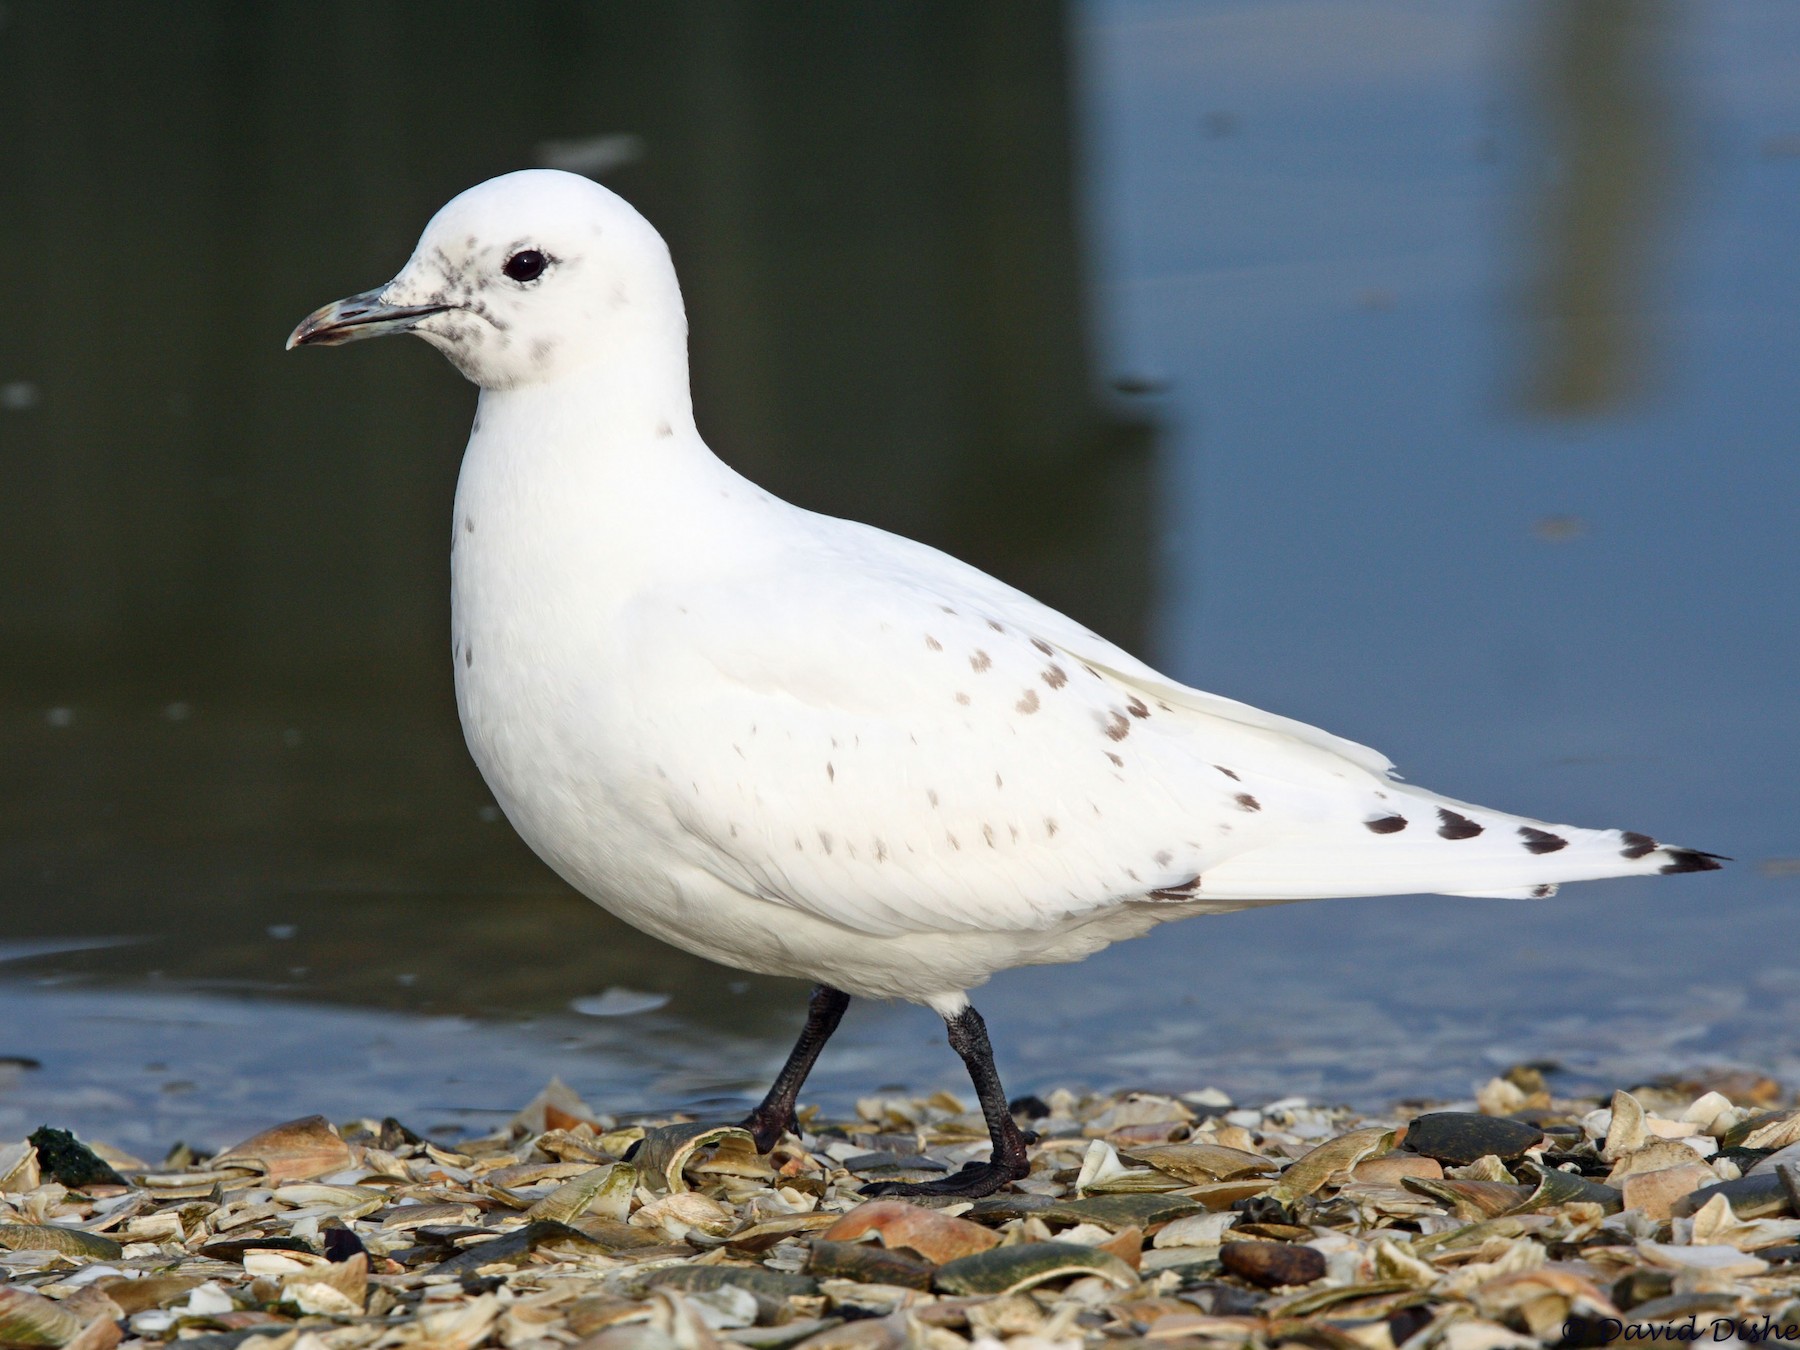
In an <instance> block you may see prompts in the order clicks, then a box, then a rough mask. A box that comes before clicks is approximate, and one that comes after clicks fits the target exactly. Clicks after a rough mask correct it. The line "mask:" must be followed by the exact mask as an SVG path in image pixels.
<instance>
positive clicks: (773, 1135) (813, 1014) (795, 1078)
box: [744, 984, 850, 1153]
mask: <svg viewBox="0 0 1800 1350" xmlns="http://www.w3.org/2000/svg"><path fill="white" fill-rule="evenodd" d="M849 1006H850V995H848V994H846V993H844V992H843V991H842V990H838V989H833V988H832V987H831V986H830V985H828V984H822V985H820V986H819V987H818V988H816V989H814V990H813V991H812V997H811V998H810V999H808V1000H807V1002H806V1025H805V1026H803V1027H801V1028H800V1039H799V1040H797V1041H795V1042H794V1048H793V1049H792V1050H790V1051H788V1057H787V1063H786V1064H783V1065H782V1066H781V1072H780V1073H779V1074H777V1075H776V1076H775V1085H774V1086H773V1087H771V1088H770V1089H769V1095H768V1096H766V1097H764V1098H763V1099H762V1104H761V1105H759V1106H758V1107H757V1108H756V1110H754V1111H752V1112H751V1113H750V1114H749V1116H748V1117H747V1118H746V1119H745V1121H744V1128H745V1129H746V1130H748V1131H750V1133H751V1134H753V1135H755V1136H756V1147H757V1148H758V1149H759V1150H761V1151H762V1152H764V1153H767V1152H768V1151H769V1150H770V1149H772V1148H774V1147H775V1145H776V1144H777V1143H778V1142H780V1139H781V1135H782V1132H783V1131H784V1130H791V1129H793V1128H794V1104H795V1103H796V1102H797V1101H799V1100H800V1085H801V1084H802V1083H804V1082H805V1081H806V1075H807V1074H809V1073H811V1072H812V1066H813V1065H814V1064H816V1063H817V1062H818V1059H819V1051H821V1050H823V1049H824V1048H825V1042H826V1041H828V1040H830V1039H831V1033H832V1032H834V1031H836V1030H837V1028H838V1023H839V1022H841V1021H843V1020H844V1009H845V1008H848V1007H849Z"/></svg>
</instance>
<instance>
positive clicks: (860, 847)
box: [292, 171, 1717, 1137]
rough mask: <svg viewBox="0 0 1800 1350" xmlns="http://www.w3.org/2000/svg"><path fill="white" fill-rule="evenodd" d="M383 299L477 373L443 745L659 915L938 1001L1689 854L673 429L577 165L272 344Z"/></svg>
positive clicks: (714, 940)
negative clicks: (1236, 678)
mask: <svg viewBox="0 0 1800 1350" xmlns="http://www.w3.org/2000/svg"><path fill="white" fill-rule="evenodd" d="M521 259H523V260H524V261H523V262H520V260H521ZM540 262H541V264H542V266H541V268H539V269H538V270H536V271H534V270H533V269H534V268H535V267H537V264H538V263H540ZM513 272H519V273H525V272H531V273H532V275H531V276H529V277H527V278H525V279H523V280H519V279H515V277H514V276H513V275H511V274H512V273H513ZM401 328H406V329H410V330H412V331H416V332H417V333H419V334H420V335H421V336H423V337H425V338H426V339H427V340H428V341H430V342H432V343H433V344H434V345H436V346H438V347H440V348H441V349H442V350H443V351H444V352H445V353H446V354H447V355H448V356H449V357H450V359H451V360H452V361H454V362H455V363H456V364H457V366H458V367H459V368H460V369H461V370H462V371H463V373H464V374H466V375H467V376H468V377H469V378H470V379H472V380H474V381H475V382H476V383H477V384H479V385H481V386H482V394H481V402H480V411H479V413H478V415H477V418H476V422H475V429H474V432H473V434H472V436H471V438H470V441H469V445H468V449H467V451H466V453H465V457H464V461H463V470H462V476H461V480H460V483H459V486H458V490H457V500H456V521H455V529H454V539H455V548H454V556H453V565H452V575H453V607H454V646H455V659H456V678H457V695H458V702H459V706H460V709H461V712H462V719H463V725H464V729H465V731H466V733H467V736H468V741H469V746H470V749H471V750H472V751H473V753H474V756H475V759H476V762H477V763H478V764H479V765H480V767H481V770H482V773H483V774H484V775H485V776H486V778H487V781H488V783H489V785H490V786H491V788H492V789H493V791H494V794H495V796H496V798H497V800H498V801H499V803H500V805H501V807H502V808H503V809H504V810H505V812H506V814H507V817H508V818H509V819H510V820H511V821H512V823H513V824H514V826H515V827H516V828H517V829H518V831H519V832H520V834H522V835H523V836H524V837H525V839H526V840H527V841H528V842H529V843H530V844H531V845H532V847H533V848H535V849H536V850H537V851H538V853H539V854H541V855H542V856H543V857H544V859H545V860H546V861H547V862H549V863H550V865H551V866H553V867H554V868H556V870H557V871H558V872H560V873H561V874H562V875H563V876H564V877H565V878H567V879H568V880H569V881H570V882H571V883H572V884H573V885H575V886H576V887H577V888H579V889H580V890H581V891H582V892H583V893H585V894H587V895H588V896H591V897H592V898H593V899H595V900H596V901H598V902H599V903H600V904H602V905H603V906H605V907H606V908H607V909H609V910H611V911H612V912H613V913H615V914H617V915H619V916H620V917H622V918H624V919H625V920H627V921H628V922H630V923H633V924H635V925H637V926H638V927H640V928H643V929H645V930H647V931H649V932H651V933H653V934H655V935H656V936H658V937H660V938H662V939H664V940H666V941H668V942H671V943H673V944H675V945H677V946H680V947H684V948H686V949H688V950H690V951H694V952H698V953H699V954H701V955H703V956H707V957H711V958H713V959H715V960H718V961H721V962H724V963H726V964H729V965H734V966H739V967H743V968H746V969H750V970H757V971H764V972H768V973H773V974H782V975H798V976H804V977H807V978H811V979H814V980H818V981H821V982H822V983H824V984H826V985H829V986H832V987H834V988H835V989H838V990H842V991H845V992H847V993H850V994H866V995H871V996H877V997H899V998H908V999H914V1000H918V1001H921V1002H925V1003H929V1004H931V1005H932V1006H933V1007H935V1008H937V1009H938V1010H939V1011H940V1012H942V1013H944V1014H945V1015H946V1016H948V1017H954V1016H955V1015H957V1014H958V1013H959V1012H960V1010H962V1009H963V1008H965V1007H966V999H965V997H964V991H965V990H967V989H968V988H970V987H972V986H975V985H978V984H980V983H981V982H982V981H984V980H986V979H987V978H988V977H989V976H990V975H991V974H992V973H993V972H995V971H997V970H1000V969H1004V968H1006V967H1009V966H1014V965H1019V964H1024V963H1033V962H1045V961H1065V960H1071V959H1075V958H1078V957H1081V956H1084V955H1087V954H1088V953H1090V952H1092V951H1095V950H1097V949H1099V948H1100V947H1102V946H1105V945H1106V944H1107V943H1109V942H1112V941H1115V940H1118V939H1120V938H1124V937H1129V936H1133V935H1136V934H1138V933H1141V932H1143V931H1144V930H1146V929H1148V928H1149V927H1151V926H1152V925H1154V924H1156V923H1158V922H1161V921H1163V920H1165V919H1172V918H1179V917H1183V916H1187V915H1191V914H1197V913H1208V912H1218V911H1223V910H1230V909H1236V908H1241V907H1243V906H1246V905H1255V904H1266V903H1276V902H1281V901H1287V900H1303V899H1317V898H1324V897H1330V896H1361V895H1383V894H1393V893H1404V892H1420V891H1440V892H1448V893H1453V894H1493V895H1531V894H1547V893H1549V890H1550V889H1551V888H1553V887H1554V885H1555V884H1556V883H1557V882H1560V881H1573V880H1586V879H1590V878H1596V877H1606V876H1622V875H1628V874H1632V873H1648V872H1659V871H1662V872H1668V871H1691V870H1701V869H1706V868H1710V867H1713V866H1716V865H1717V864H1716V863H1715V862H1714V861H1713V860H1712V859H1711V858H1710V856H1709V855H1703V854H1698V853H1694V852H1691V851H1688V850H1681V849H1671V848H1665V847H1662V846H1660V845H1656V844H1655V843H1654V842H1653V841H1650V840H1648V839H1646V838H1645V837H1643V836H1639V835H1631V834H1621V833H1619V832H1618V831H1614V830H1589V829H1578V828H1575V827H1570V826H1564V825H1554V824H1545V823H1543V822H1539V821H1533V820H1528V819H1525V818H1522V817H1517V816H1511V815H1506V814H1504V813H1501V812H1496V811H1491V810H1488V809H1486V808H1484V807H1476V806H1471V805H1467V804H1464V803H1460V802H1455V801H1452V800H1450V799H1447V798H1442V797H1438V796H1435V795H1434V794H1431V793H1428V792H1424V791H1422V790H1420V789H1417V788H1413V787H1410V786H1407V785H1406V784H1403V783H1400V782H1398V781H1396V780H1395V779H1394V778H1393V777H1391V775H1390V772H1389V770H1390V768H1391V766H1390V765H1389V763H1388V761H1387V760H1386V759H1384V758H1383V757H1382V756H1381V755H1379V754H1378V753H1376V752H1375V751H1373V750H1370V749H1368V748H1366V747H1364V746H1360V745H1357V744H1354V743H1352V742H1349V741H1346V740H1342V739H1340V738H1338V737H1336V736H1332V735H1330V734H1328V733H1326V732H1323V731H1320V730H1318V729H1316V728H1313V727H1310V726H1306V725H1304V724H1302V723H1298V722H1294V721H1290V720H1288V719H1286V718H1282V717H1277V716H1274V715H1272V714H1269V713H1265V712H1261V711H1258V710H1257V709H1255V708H1251V707H1248V706H1246V705H1244V704H1241V703H1236V702H1233V701H1231V700H1228V699H1223V698H1219V697H1217V696H1215V695H1212V694H1206V693H1202V692H1200V691H1198V690H1195V689H1189V688H1186V687H1184V686H1182V685H1179V684H1177V683H1175V682H1174V681H1171V680H1169V679H1167V678H1166V677H1164V676H1162V675H1160V674H1158V673H1157V672H1156V671H1154V670H1152V669H1150V668H1149V667H1148V666H1146V665H1144V664H1143V663H1142V662H1140V661H1137V660H1136V659H1134V658H1133V657H1131V656H1130V655H1128V654H1127V653H1126V652H1124V651H1122V650H1120V649H1119V648H1117V647H1115V646H1113V645H1112V644H1110V643H1108V642H1106V641H1104V640H1103V639H1101V638H1099V637H1097V636H1096V635H1094V634H1093V633H1090V632H1088V631H1087V630H1086V629H1084V628H1082V627H1081V626H1080V625H1078V624H1076V623H1074V622H1073V621H1071V620H1070V619H1068V618H1065V617H1064V616H1063V615H1061V614H1058V613H1056V612H1055V611H1053V610H1051V609H1049V608H1047V607H1045V606H1044V605H1041V604H1039V603H1038V602H1036V601H1034V600H1032V599H1031V598H1030V597H1029V596H1026V595H1023V594H1021V593H1019V592H1018V591H1016V590H1013V589H1012V588H1010V587H1008V586H1006V585H1004V584H1002V583H1001V582H998V581H996V580H994V579H993V578H991V577H989V576H986V575H984V574H983V573H981V572H978V571H976V570H975V569H973V568H971V567H968V566H966V565H965V564H963V563H960V562H958V561H956V560H955V559H953V558H950V557H947V556H946V555H944V554H942V553H939V552H937V551H935V550H933V549H930V548H927V547H925V546H923V545H920V544H917V543H913V542H910V541H908V540H905V539H901V538H897V537H895V536H893V535H889V534H886V533H883V532H882V531H879V530H876V529H872V528H869V527H867V526H863V525H858V524H853V523H849V522H845V521H841V520H835V519H830V518H827V517H823V516H819V515H815V514H813V513H810V512H807V511H803V510H801V509H799V508H797V507H794V506H791V505H789V504H787V503H785V502H782V501H779V500H777V499H775V498H774V497H772V496H770V495H769V494H768V493H766V492H764V491H763V490H761V489H760V488H758V487H756V486H755V485H753V484H751V483H749V482H747V481H746V480H744V479H743V478H742V477H740V476H739V475H738V474H736V473H734V472H733V471H732V470H731V469H730V468H728V467H727V466H726V465H724V464H723V463H721V462H720V461H719V460H718V459H717V458H716V457H715V456H714V455H713V454H712V453H711V451H709V450H708V449H707V447H706V445H705V443H704V442H703V441H702V440H701V438H700V435H699V433H698V431H697V430H696V429H695V427H694V422H693V416H692V410H691V403H690V400H689V395H688V377H687V356H686V323H685V319H684V316H683V310H682V305H681V299H680V293H679V290H678V288H677V285H676V282H675V277H674V272H673V269H672V267H671V265H670V262H669V258H668V254H667V251H666V249H665V247H664V246H663V243H662V241H661V239H660V238H659V237H658V236H657V235H656V233H655V231H654V230H652V229H651V228H650V226H649V225H648V224H646V223H645V222H644V221H643V220H642V218H641V217H640V216H638V215H637V213H636V212H635V211H633V210H632V209H631V208H630V207H629V206H628V205H626V204H625V203H624V202H623V201H621V200H620V199H619V198H617V197H616V196H614V195H613V194H612V193H610V192H608V191H606V190H605V189H604V188H601V187H599V186H597V185H595V184H593V183H591V182H588V181H587V180H585V179H580V178H576V177H573V176H571V175H567V174H559V173H552V172H542V171H534V172H528V173H520V174H512V175H508V176H507V177H504V178H500V179H496V180H494V181H492V182H489V183H486V184H483V185H481V186H479V187H477V188H474V189H471V190H470V191H469V192H466V193H464V194H463V195H462V196H460V197H458V198H457V199H456V200H455V201H453V202H451V203H450V204H449V205H448V206H446V207H445V208H444V209H443V211H441V212H440V213H439V214H438V216H437V217H436V218H434V219H433V221H432V222H431V224H430V225H429V226H428V227H427V229H426V231H425V234H424V237H423V238H422V239H421V241H420V244H419V247H418V250H417V251H416V252H415V253H414V255H413V257H412V259H411V260H410V261H409V262H408V263H407V265H406V267H405V268H404V269H403V270H402V271H401V272H400V274H399V276H398V277H396V278H395V280H394V281H393V282H392V283H390V284H389V285H388V286H387V287H385V288H382V289H381V290H380V291H378V292H372V293H370V294H369V295H368V296H364V297H357V298H355V299H353V300H350V301H343V302H340V303H339V304H338V305H335V306H327V307H326V308H325V309H324V310H321V311H320V312H319V313H318V314H315V315H314V316H312V317H311V318H309V319H308V320H307V321H306V323H304V324H302V325H301V327H300V328H299V329H298V330H296V333H295V336H294V338H293V339H292V342H294V343H296V344H298V343H307V342H317V343H326V344H328V343H331V342H335V341H343V340H347V339H348V338H350V337H354V336H361V335H363V334H365V333H371V332H383V331H395V330H396V329H401ZM815 1053H816V1052H815ZM808 1062H809V1063H810V1061H808ZM997 1137H998V1136H997Z"/></svg>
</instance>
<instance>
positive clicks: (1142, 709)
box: [1125, 698, 1150, 717]
mask: <svg viewBox="0 0 1800 1350" xmlns="http://www.w3.org/2000/svg"><path fill="white" fill-rule="evenodd" d="M1125 710H1126V711H1127V712H1129V713H1130V714H1131V715H1132V716H1133V717H1148V716H1149V715H1150V709H1149V708H1147V707H1146V706H1145V705H1144V700H1143V699H1141V698H1132V699H1129V700H1127V702H1126V704H1125Z"/></svg>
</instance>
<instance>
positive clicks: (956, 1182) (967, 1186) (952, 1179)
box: [860, 1159, 1031, 1200]
mask: <svg viewBox="0 0 1800 1350" xmlns="http://www.w3.org/2000/svg"><path fill="white" fill-rule="evenodd" d="M1030 1173H1031V1164H1029V1163H1027V1162H1025V1161H1023V1160H1022V1159H1021V1160H1020V1161H1018V1162H1012V1163H1008V1162H998V1163H992V1162H985V1163H968V1164H967V1165H965V1166H964V1167H963V1169H962V1171H960V1172H957V1173H955V1174H954V1175H952V1176H947V1177H941V1178H939V1179H938V1180H936V1181H876V1182H871V1183H870V1184H869V1185H867V1186H864V1187H863V1188H862V1191H861V1192H860V1193H861V1194H863V1195H869V1196H876V1195H946V1196H953V1197H955V1198H956V1199H959V1200H979V1199H981V1197H982V1196H984V1195H992V1194H993V1193H994V1192H995V1191H997V1190H999V1189H1000V1188H1001V1187H1002V1186H1004V1185H1006V1184H1007V1183H1008V1182H1009V1181H1017V1180H1019V1178H1021V1177H1024V1176H1029V1175H1030Z"/></svg>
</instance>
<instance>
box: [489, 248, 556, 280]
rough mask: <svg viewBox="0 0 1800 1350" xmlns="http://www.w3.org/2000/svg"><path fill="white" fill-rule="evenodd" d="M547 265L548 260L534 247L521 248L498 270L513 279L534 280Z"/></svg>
mask: <svg viewBox="0 0 1800 1350" xmlns="http://www.w3.org/2000/svg"><path fill="white" fill-rule="evenodd" d="M549 265H550V260H549V259H548V258H546V257H545V256H544V255H543V254H542V253H539V252H538V251H537V250H536V249H535V248H522V249H520V250H519V251H518V252H517V253H515V254H513V255H512V257H510V258H508V259H507V260H506V265H505V266H504V267H502V268H501V269H500V270H501V271H502V272H504V273H506V275H507V276H509V277H511V278H512V279H513V280H514V281H521V282H523V281H536V280H537V279H538V278H539V277H541V276H543V274H544V269H545V268H546V267H548V266H549Z"/></svg>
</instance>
